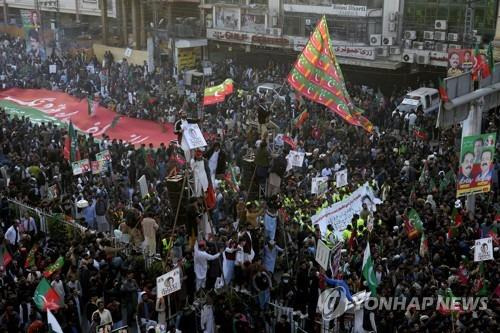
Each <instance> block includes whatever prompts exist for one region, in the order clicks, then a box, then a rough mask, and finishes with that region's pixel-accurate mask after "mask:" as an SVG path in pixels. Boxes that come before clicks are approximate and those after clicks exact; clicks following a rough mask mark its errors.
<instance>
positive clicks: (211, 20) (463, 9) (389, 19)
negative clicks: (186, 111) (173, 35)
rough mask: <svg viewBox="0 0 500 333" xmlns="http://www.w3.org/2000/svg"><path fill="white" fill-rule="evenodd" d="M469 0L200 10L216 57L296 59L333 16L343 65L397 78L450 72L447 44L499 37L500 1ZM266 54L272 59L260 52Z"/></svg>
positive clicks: (228, 1)
mask: <svg viewBox="0 0 500 333" xmlns="http://www.w3.org/2000/svg"><path fill="white" fill-rule="evenodd" d="M467 3H468V1H466V0H204V2H203V3H202V5H201V6H200V7H201V8H202V11H203V13H202V14H203V16H204V20H205V25H206V28H207V39H208V40H209V43H208V51H209V52H208V53H209V55H210V57H211V58H214V59H217V58H220V57H228V56H231V57H233V58H243V59H248V60H250V61H260V60H262V59H264V60H266V59H269V58H273V57H275V58H280V57H281V58H285V59H288V60H293V59H294V58H295V57H296V56H297V54H298V53H299V52H300V51H301V50H302V48H303V47H304V45H305V43H306V42H307V39H308V36H309V34H310V33H311V31H312V30H313V29H314V27H315V24H316V22H317V20H318V19H319V18H320V17H321V16H322V15H326V19H327V21H328V26H329V29H330V36H331V38H332V43H333V46H334V50H335V52H336V54H337V58H338V60H339V62H340V63H341V64H343V65H344V66H343V67H344V68H345V70H346V71H352V72H353V73H354V72H358V73H359V72H362V75H363V77H364V78H366V75H364V74H365V73H366V71H370V72H373V73H374V74H377V73H380V74H381V75H386V74H387V73H388V71H390V72H391V74H393V75H395V76H398V75H401V76H404V75H408V74H409V73H413V74H419V75H424V73H425V72H433V73H435V72H436V71H438V72H443V73H444V72H445V70H446V67H447V58H448V56H447V50H448V48H463V47H469V48H471V47H474V45H475V43H476V42H481V43H483V42H489V41H491V40H493V36H494V33H495V21H496V18H497V16H496V12H497V3H498V1H495V0H475V1H473V2H471V5H470V6H471V7H472V8H473V10H472V11H471V10H469V11H468V10H467V7H468V5H467ZM466 29H469V30H466ZM464 36H466V42H463V40H464ZM450 44H451V45H450ZM259 53H263V54H266V56H265V57H259V56H256V55H258V54H259ZM431 66H432V67H431ZM424 76H425V75H424ZM374 77H375V79H376V77H377V75H374Z"/></svg>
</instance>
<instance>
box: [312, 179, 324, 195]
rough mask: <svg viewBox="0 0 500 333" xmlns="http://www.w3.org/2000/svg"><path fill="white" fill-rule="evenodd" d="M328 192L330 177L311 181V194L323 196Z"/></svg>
mask: <svg viewBox="0 0 500 333" xmlns="http://www.w3.org/2000/svg"><path fill="white" fill-rule="evenodd" d="M326 190H328V177H314V178H313V179H312V180H311V193H312V194H317V195H321V194H323V193H325V192H326Z"/></svg>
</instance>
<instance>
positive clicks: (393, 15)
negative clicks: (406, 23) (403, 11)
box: [389, 12, 398, 22]
mask: <svg viewBox="0 0 500 333" xmlns="http://www.w3.org/2000/svg"><path fill="white" fill-rule="evenodd" d="M397 17H398V13H397V12H394V13H391V14H389V21H391V22H394V21H396V19H397Z"/></svg>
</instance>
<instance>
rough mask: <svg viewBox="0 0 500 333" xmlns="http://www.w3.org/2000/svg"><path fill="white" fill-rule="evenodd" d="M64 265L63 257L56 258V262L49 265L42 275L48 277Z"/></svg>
mask: <svg viewBox="0 0 500 333" xmlns="http://www.w3.org/2000/svg"><path fill="white" fill-rule="evenodd" d="M63 266H64V257H59V258H57V260H56V262H54V263H53V264H51V265H49V266H48V267H47V268H46V269H45V271H44V272H43V276H45V277H46V278H49V277H50V276H51V275H52V274H54V273H55V272H56V271H58V270H60V269H61V268H62V267H63Z"/></svg>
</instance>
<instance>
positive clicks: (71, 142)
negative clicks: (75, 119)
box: [63, 121, 80, 162]
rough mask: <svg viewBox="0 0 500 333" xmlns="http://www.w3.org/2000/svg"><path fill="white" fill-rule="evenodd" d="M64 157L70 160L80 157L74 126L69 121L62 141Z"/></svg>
mask: <svg viewBox="0 0 500 333" xmlns="http://www.w3.org/2000/svg"><path fill="white" fill-rule="evenodd" d="M63 153H64V158H65V159H67V160H69V161H70V162H73V161H76V160H79V159H80V156H79V155H80V154H79V151H78V138H77V135H76V130H75V127H74V126H73V123H72V122H71V121H70V122H69V126H68V135H66V139H65V141H64V152H63Z"/></svg>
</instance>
